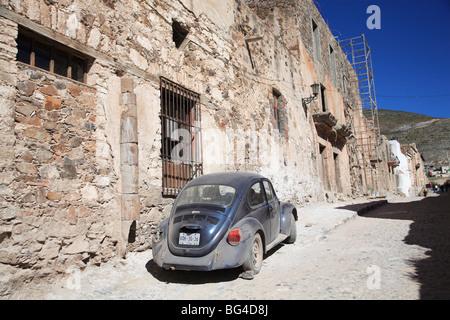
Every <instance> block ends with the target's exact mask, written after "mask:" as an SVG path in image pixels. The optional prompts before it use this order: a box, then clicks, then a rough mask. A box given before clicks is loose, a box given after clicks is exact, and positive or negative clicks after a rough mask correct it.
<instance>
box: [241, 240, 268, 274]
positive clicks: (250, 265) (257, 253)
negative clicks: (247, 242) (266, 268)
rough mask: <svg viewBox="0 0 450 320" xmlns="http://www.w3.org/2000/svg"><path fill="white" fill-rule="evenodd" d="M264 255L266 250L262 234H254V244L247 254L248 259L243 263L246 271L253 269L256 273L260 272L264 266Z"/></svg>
mask: <svg viewBox="0 0 450 320" xmlns="http://www.w3.org/2000/svg"><path fill="white" fill-rule="evenodd" d="M263 255H264V250H263V242H262V239H261V235H260V234H259V233H256V234H255V235H254V236H253V240H252V244H251V246H250V249H249V251H248V255H247V260H246V261H245V263H244V264H243V265H242V267H243V269H244V271H251V272H252V273H253V274H254V275H255V274H257V273H259V271H260V270H261V267H262V261H263Z"/></svg>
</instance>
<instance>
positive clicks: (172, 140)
mask: <svg viewBox="0 0 450 320" xmlns="http://www.w3.org/2000/svg"><path fill="white" fill-rule="evenodd" d="M199 102H200V95H199V94H198V93H195V92H193V91H190V90H188V89H186V88H184V87H182V86H180V85H178V84H176V83H174V82H172V81H170V80H168V79H165V78H162V77H161V135H162V137H161V138H162V145H161V157H162V162H163V168H162V169H163V174H162V193H163V195H165V196H176V195H177V194H178V192H179V191H180V190H181V188H183V187H184V186H185V185H186V184H187V183H188V182H189V181H190V180H192V179H193V178H196V177H198V176H200V175H202V174H203V162H202V149H201V143H202V141H201V114H200V105H199Z"/></svg>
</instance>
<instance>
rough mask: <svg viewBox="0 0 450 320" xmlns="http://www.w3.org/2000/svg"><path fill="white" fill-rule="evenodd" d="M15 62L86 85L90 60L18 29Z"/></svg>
mask: <svg viewBox="0 0 450 320" xmlns="http://www.w3.org/2000/svg"><path fill="white" fill-rule="evenodd" d="M16 42H17V61H20V62H22V63H25V64H28V65H30V66H32V67H36V68H39V69H42V70H45V71H49V72H51V73H54V74H57V75H60V76H63V77H67V78H70V79H72V80H76V81H79V82H83V83H86V75H87V72H88V68H89V65H90V60H91V59H90V58H88V57H86V56H84V55H83V54H82V53H79V52H77V51H75V50H73V49H70V48H68V47H66V46H64V45H62V44H60V43H57V42H55V41H53V40H50V39H46V38H44V37H42V36H40V35H37V34H34V33H33V32H32V31H30V30H27V29H24V28H19V35H18V37H17V40H16Z"/></svg>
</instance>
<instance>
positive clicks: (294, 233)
mask: <svg viewBox="0 0 450 320" xmlns="http://www.w3.org/2000/svg"><path fill="white" fill-rule="evenodd" d="M295 240H297V224H296V223H295V217H294V214H293V213H291V227H290V233H289V237H287V238H286V240H284V242H285V243H294V242H295Z"/></svg>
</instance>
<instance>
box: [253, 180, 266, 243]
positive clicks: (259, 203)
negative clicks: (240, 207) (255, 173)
mask: <svg viewBox="0 0 450 320" xmlns="http://www.w3.org/2000/svg"><path fill="white" fill-rule="evenodd" d="M247 205H248V206H249V207H250V210H251V213H250V214H249V216H251V217H253V218H255V219H256V220H258V221H259V222H261V224H262V226H263V228H264V235H265V238H266V243H268V244H269V243H270V242H272V240H271V239H272V235H271V230H272V228H271V219H270V211H269V205H268V203H267V201H266V196H265V192H264V188H263V185H262V183H261V181H258V182H256V183H254V184H252V186H251V187H250V188H249V189H248V192H247Z"/></svg>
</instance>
